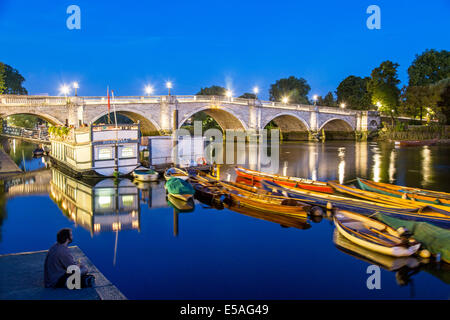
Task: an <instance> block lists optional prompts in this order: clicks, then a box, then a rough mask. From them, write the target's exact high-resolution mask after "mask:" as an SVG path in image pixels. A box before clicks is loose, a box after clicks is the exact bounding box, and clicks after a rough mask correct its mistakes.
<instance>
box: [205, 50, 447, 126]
mask: <svg viewBox="0 0 450 320" xmlns="http://www.w3.org/2000/svg"><path fill="white" fill-rule="evenodd" d="M398 67H399V64H398V63H395V62H392V61H390V60H386V61H383V62H382V63H381V64H380V65H379V66H378V67H376V68H374V69H373V70H372V72H371V73H370V76H365V77H359V76H355V75H350V76H348V77H346V78H345V79H344V80H342V81H341V82H340V83H339V85H338V86H337V88H336V91H335V92H331V91H330V92H328V93H327V94H326V95H325V96H318V97H317V101H316V104H317V105H319V106H329V107H338V106H345V107H346V108H350V109H354V110H379V111H380V112H382V113H383V114H385V115H389V116H391V117H395V116H400V115H404V116H409V117H412V118H415V119H420V120H422V119H424V118H429V119H437V120H439V121H440V122H441V123H444V122H447V123H449V124H450V52H449V51H446V50H441V51H437V50H434V49H431V50H426V51H424V52H423V53H422V54H420V55H416V56H415V59H414V61H413V62H412V64H411V65H410V66H409V68H408V78H409V81H408V84H407V85H403V86H402V87H399V86H400V80H399V79H398ZM310 91H311V87H310V85H309V84H308V82H307V81H306V80H305V79H304V78H301V77H300V78H297V77H295V76H290V77H288V78H283V79H279V80H277V81H275V83H273V84H271V85H270V89H269V99H270V100H271V101H280V102H281V101H283V99H284V98H287V101H288V102H289V103H292V104H313V103H314V101H311V100H310V99H309V98H308V94H309V92H310ZM225 92H226V89H225V88H223V87H221V86H211V87H207V88H202V89H201V90H200V91H199V92H198V93H197V94H199V95H225ZM239 98H247V99H255V98H256V96H255V94H253V93H244V94H243V95H241V96H239Z"/></svg>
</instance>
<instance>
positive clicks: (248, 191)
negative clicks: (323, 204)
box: [218, 181, 311, 218]
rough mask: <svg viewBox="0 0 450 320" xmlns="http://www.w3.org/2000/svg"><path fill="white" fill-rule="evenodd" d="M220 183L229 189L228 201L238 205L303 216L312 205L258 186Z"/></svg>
mask: <svg viewBox="0 0 450 320" xmlns="http://www.w3.org/2000/svg"><path fill="white" fill-rule="evenodd" d="M218 184H219V185H220V186H221V187H222V188H223V189H224V190H226V191H227V200H228V202H231V203H232V204H233V205H236V206H238V207H245V208H250V209H253V210H259V211H262V212H267V213H275V214H285V215H290V216H296V217H302V218H306V217H307V215H308V212H309V210H310V208H311V206H310V205H308V204H306V203H303V202H301V201H299V200H296V199H289V198H286V197H282V196H273V195H270V194H268V193H265V194H264V193H261V192H260V191H261V190H260V189H258V188H254V187H250V186H246V185H241V184H238V183H233V182H226V181H218ZM224 202H227V201H224Z"/></svg>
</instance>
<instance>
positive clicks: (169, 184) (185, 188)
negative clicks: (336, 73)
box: [164, 177, 195, 201]
mask: <svg viewBox="0 0 450 320" xmlns="http://www.w3.org/2000/svg"><path fill="white" fill-rule="evenodd" d="M164 188H165V189H166V191H167V193H168V194H169V195H171V196H172V197H174V198H176V199H179V200H182V201H188V200H190V199H192V198H193V196H194V193H195V190H194V188H193V187H192V185H191V184H190V183H189V182H188V181H186V180H184V179H180V178H177V177H173V178H170V179H169V180H168V181H166V183H165V184H164Z"/></svg>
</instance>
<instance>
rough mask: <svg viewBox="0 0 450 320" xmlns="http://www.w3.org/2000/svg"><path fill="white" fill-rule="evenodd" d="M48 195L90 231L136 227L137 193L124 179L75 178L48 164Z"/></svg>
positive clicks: (138, 206)
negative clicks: (49, 175)
mask: <svg viewBox="0 0 450 320" xmlns="http://www.w3.org/2000/svg"><path fill="white" fill-rule="evenodd" d="M50 198H51V199H52V200H53V201H54V202H55V203H56V204H57V205H58V207H59V208H60V209H61V211H62V212H63V214H64V215H66V216H67V217H68V218H69V219H71V220H72V221H73V222H75V224H76V225H80V226H82V227H83V228H85V229H86V230H88V231H90V233H91V235H93V234H95V233H99V232H105V231H120V230H127V229H134V230H140V215H139V212H140V194H139V192H138V188H137V187H136V186H135V185H134V184H133V183H132V182H131V181H130V180H128V179H119V181H118V183H116V182H115V181H114V179H104V180H100V181H90V182H88V181H79V180H76V179H75V178H73V177H71V176H69V175H67V174H65V173H63V172H61V171H59V170H57V169H55V168H51V181H50Z"/></svg>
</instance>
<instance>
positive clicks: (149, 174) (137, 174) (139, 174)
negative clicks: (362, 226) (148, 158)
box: [132, 167, 159, 181]
mask: <svg viewBox="0 0 450 320" xmlns="http://www.w3.org/2000/svg"><path fill="white" fill-rule="evenodd" d="M132 175H133V177H134V178H135V179H136V180H138V181H157V180H158V176H159V174H158V172H156V171H155V170H153V169H149V168H145V167H139V168H137V169H135V170H133V174H132Z"/></svg>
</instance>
